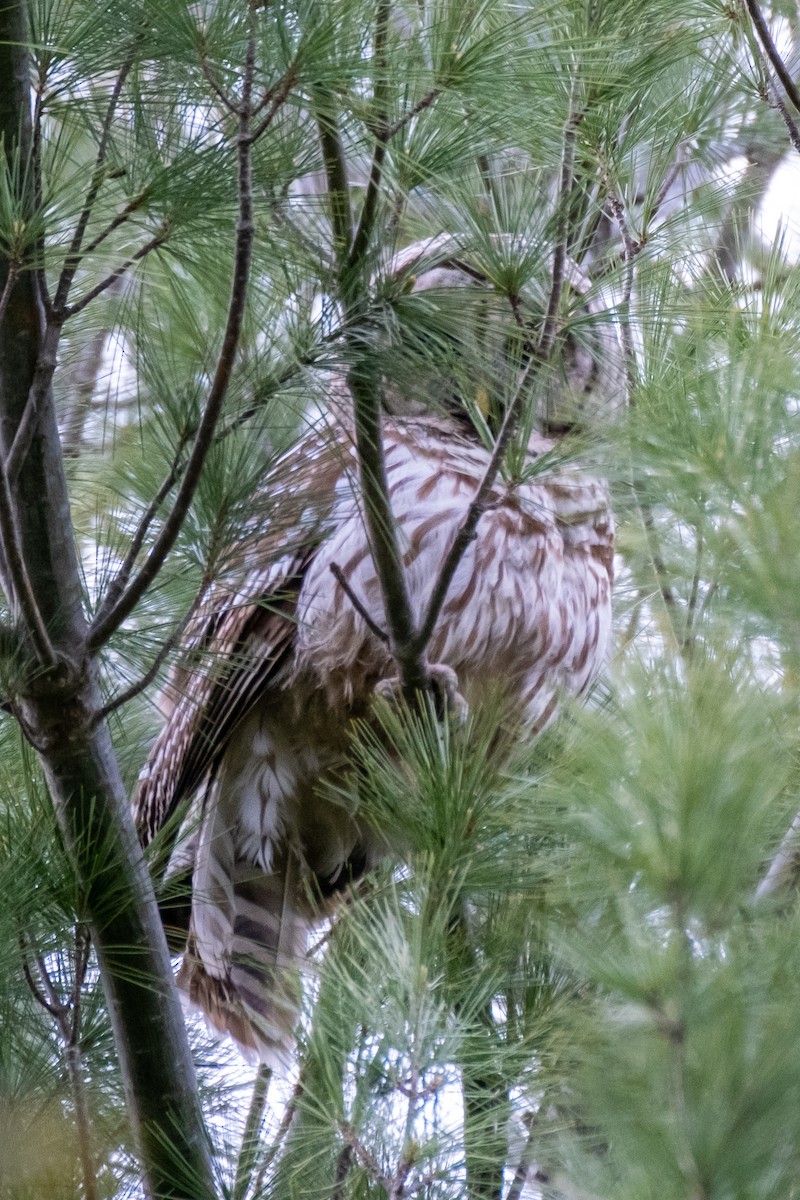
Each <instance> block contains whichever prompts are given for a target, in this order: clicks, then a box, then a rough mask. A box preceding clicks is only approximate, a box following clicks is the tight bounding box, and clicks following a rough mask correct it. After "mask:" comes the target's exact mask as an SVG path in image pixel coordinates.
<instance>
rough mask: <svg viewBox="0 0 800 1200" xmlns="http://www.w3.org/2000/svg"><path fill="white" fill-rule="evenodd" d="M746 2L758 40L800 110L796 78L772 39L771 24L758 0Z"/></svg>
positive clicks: (792, 100)
mask: <svg viewBox="0 0 800 1200" xmlns="http://www.w3.org/2000/svg"><path fill="white" fill-rule="evenodd" d="M745 4H746V5H747V11H748V12H749V13H750V18H751V20H752V22H753V26H754V28H755V31H756V34H757V35H758V40H759V41H760V42H761V45H762V46H763V47H764V52H765V53H766V55H767V58H768V59H769V61H770V62H771V63H772V65H773V67H774V68H775V74H776V75H777V76H778V78H779V79H780V81H781V83H782V84H783V87H784V90H785V92H786V95H787V96H788V97H789V99H790V100H791V102H792V104H793V105H794V107H795V108H796V109H797V111H798V112H800V92H798V90H797V88H796V87H795V83H794V80H793V79H792V77H791V75H790V74H789V72H788V70H787V68H786V64H785V63H784V61H783V59H782V58H781V56H780V54H779V53H778V48H777V46H776V45H775V43H774V42H773V40H772V35H771V33H770V31H769V26H768V25H767V22H766V21H765V20H764V16H763V13H762V12H761V9H760V8H759V6H758V3H757V0H745Z"/></svg>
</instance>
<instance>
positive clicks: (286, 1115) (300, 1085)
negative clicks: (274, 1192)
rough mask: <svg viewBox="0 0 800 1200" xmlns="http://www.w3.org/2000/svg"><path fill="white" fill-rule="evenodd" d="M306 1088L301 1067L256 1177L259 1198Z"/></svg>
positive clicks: (255, 1190) (256, 1190)
mask: <svg viewBox="0 0 800 1200" xmlns="http://www.w3.org/2000/svg"><path fill="white" fill-rule="evenodd" d="M305 1086H306V1085H305V1076H304V1075H303V1069H302V1067H301V1069H300V1075H299V1078H298V1080H297V1083H296V1084H295V1085H294V1087H293V1088H292V1094H291V1096H290V1097H289V1099H288V1101H287V1103H286V1108H285V1109H284V1110H283V1116H282V1117H281V1123H280V1125H279V1126H278V1129H277V1131H276V1133H275V1138H274V1140H273V1142H272V1145H271V1146H270V1148H269V1150H268V1151H267V1153H266V1154H265V1155H264V1159H263V1161H262V1163H261V1166H260V1167H259V1169H258V1175H257V1176H256V1181H255V1187H254V1189H253V1190H254V1192H255V1194H256V1195H257V1196H258V1195H260V1194H261V1191H262V1189H263V1187H264V1180H265V1178H266V1175H267V1171H268V1170H269V1168H270V1167H271V1166H272V1164H273V1162H274V1161H275V1159H276V1157H277V1155H278V1151H279V1150H280V1148H281V1146H282V1145H283V1143H284V1141H285V1140H286V1135H287V1133H288V1132H289V1128H290V1126H291V1124H292V1121H293V1120H294V1115H295V1113H296V1112H297V1105H298V1104H299V1103H300V1098H301V1097H302V1095H303V1092H304V1091H305Z"/></svg>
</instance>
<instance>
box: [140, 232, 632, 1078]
mask: <svg viewBox="0 0 800 1200" xmlns="http://www.w3.org/2000/svg"><path fill="white" fill-rule="evenodd" d="M453 249H454V247H453V243H452V242H451V241H450V240H449V239H435V240H434V241H432V242H429V243H425V244H423V245H418V246H416V247H412V248H411V249H410V250H409V251H406V252H405V253H404V255H403V256H402V257H401V258H400V259H398V260H397V261H396V262H395V264H394V265H393V268H392V273H393V278H394V279H395V280H401V281H402V280H403V279H405V281H406V282H405V289H406V292H407V293H408V292H411V290H412V289H415V290H416V291H419V290H424V289H428V290H429V292H430V303H431V304H432V305H435V303H436V296H435V294H434V293H435V290H436V289H440V288H442V287H452V286H464V285H468V286H471V287H474V288H481V287H483V288H487V287H488V284H487V283H486V282H485V281H484V280H483V279H482V278H481V276H480V273H479V272H477V271H475V270H474V269H472V268H471V267H470V266H469V265H468V264H467V263H465V262H464V261H463V258H462V259H459V257H458V255H455V254H454V253H453ZM411 280H413V282H411ZM431 289H434V291H432V292H431V291H430V290H431ZM605 328H606V329H607V328H608V326H606V327H605ZM603 339H605V342H604V340H603ZM612 341H613V344H612ZM612 341H609V339H608V337H607V336H606V335H605V334H603V335H602V337H601V339H600V340H599V342H598V343H597V344H596V345H595V348H594V350H593V351H591V350H589V349H587V348H586V346H582V347H580V348H573V350H572V351H571V353H567V354H566V356H565V362H566V366H565V370H564V372H563V376H562V378H561V382H560V383H559V384H558V387H557V389H556V390H557V391H558V393H559V400H560V401H563V399H564V397H567V398H568V399H569V401H570V404H572V405H574V404H575V403H581V402H582V400H584V399H586V398H587V397H588V398H589V399H590V400H591V401H592V402H594V401H596V398H597V393H598V390H599V389H604V390H605V392H606V393H607V392H608V390H609V381H610V380H612V379H613V376H614V359H615V349H614V346H615V344H616V339H615V335H614V337H613V339H612ZM423 390H424V389H423ZM396 392H397V388H396V387H395V389H394V393H393V392H392V389H391V388H388V387H387V389H386V394H387V397H389V398H390V399H393V400H395V401H396V400H397V395H396V394H395V393H396ZM398 407H400V408H401V409H402V408H403V405H399V406H398V405H397V404H396V403H394V404H391V403H390V404H388V405H387V408H388V409H389V410H390V411H391V412H393V413H394V415H388V414H387V415H386V416H385V417H384V419H383V441H384V451H385V460H386V471H387V476H388V485H389V492H390V498H391V504H392V508H393V512H394V517H395V521H396V525H397V531H398V538H399V541H400V546H401V550H402V554H403V561H404V564H405V568H406V573H407V582H408V591H409V596H410V601H411V604H412V607H413V610H414V614H415V618H416V619H417V621H419V620H420V619H421V616H422V614H423V613H424V611H425V608H426V605H427V601H428V598H429V595H430V592H431V588H432V587H433V585H434V583H435V581H436V579H437V576H438V572H439V569H440V566H441V564H442V561H443V559H444V557H445V555H446V554H447V552H448V549H449V548H450V546H451V545H452V542H453V539H454V538H455V536H456V534H457V532H458V530H459V528H460V526H461V523H462V522H463V519H464V516H465V513H466V511H467V509H468V506H469V504H470V502H471V501H472V499H473V497H474V495H475V491H476V489H477V487H478V484H479V482H480V480H481V479H482V477H483V474H484V472H485V470H486V467H487V464H488V461H489V451H488V450H487V449H486V447H485V445H484V444H483V443H482V442H481V440H480V439H479V438H478V437H477V436H476V434H475V432H474V429H471V428H470V426H469V424H468V422H467V421H466V420H464V419H463V413H462V416H461V417H457V416H453V415H448V413H447V412H439V413H438V414H433V413H420V412H417V411H415V409H416V408H418V407H419V406H418V405H417V406H410V411H409V406H406V410H407V411H406V412H405V413H404V414H403V415H400V414H399V413H398V412H397V411H396V410H397V408H398ZM331 408H332V412H333V414H334V415H331V413H329V414H328V416H327V418H326V419H320V420H318V421H317V422H316V423H314V424H312V426H311V427H310V428H309V430H308V432H307V433H306V434H305V436H304V437H302V439H301V440H300V442H299V444H298V445H296V446H295V448H294V449H293V450H292V451H291V452H290V453H288V454H287V455H286V456H284V457H283V458H282V459H281V460H280V461H279V462H278V464H277V466H276V468H275V471H274V473H273V475H272V476H271V477H270V478H269V479H267V480H266V481H265V483H264V491H265V494H266V495H268V496H269V497H270V500H271V504H272V511H273V512H274V514H275V515H274V517H273V518H272V519H271V520H270V521H268V522H267V523H266V524H263V525H261V524H259V523H256V527H255V528H253V529H252V530H250V532H249V533H248V534H247V535H246V536H245V537H244V538H243V540H242V542H241V544H240V545H239V546H238V547H237V548H236V555H237V561H238V570H235V571H234V576H235V582H234V583H233V584H231V583H230V580H228V581H227V582H226V584H225V585H223V584H222V583H220V584H218V585H217V586H216V588H215V589H214V590H213V591H212V592H211V593H210V594H209V596H208V597H207V598H206V600H205V601H204V603H203V605H202V608H201V610H200V611H199V613H198V615H197V616H196V618H195V620H194V622H193V624H192V627H191V629H190V630H189V632H188V634H187V637H186V639H185V646H184V653H183V656H182V659H181V661H180V662H179V664H178V666H176V667H175V668H174V670H173V673H172V677H171V679H170V681H169V685H168V689H167V693H166V701H165V704H164V705H163V706H162V707H163V709H164V712H165V723H164V727H163V729H162V731H161V733H160V736H159V737H158V738H157V740H156V742H155V745H154V747H153V749H152V752H151V754H150V757H149V760H148V762H147V765H146V766H145V768H144V770H143V772H142V775H141V777H140V780H139V783H138V787H137V792H136V796H135V799H134V810H135V816H136V820H137V824H138V828H139V831H140V834H141V836H142V839H143V841H145V842H147V841H149V840H150V839H151V838H152V837H153V836H154V834H155V833H156V832H157V831H158V830H159V829H160V828H161V826H162V825H163V824H164V822H165V821H166V819H167V818H168V817H169V816H170V814H172V812H173V811H174V810H175V808H176V806H177V805H178V804H179V803H181V802H182V801H186V802H191V804H190V807H189V815H188V817H187V818H186V820H185V822H184V829H185V832H184V835H183V837H182V839H181V840H179V843H178V846H177V849H176V850H175V852H174V854H173V861H172V865H171V870H172V871H173V872H174V873H180V872H181V871H184V872H186V873H190V874H191V915H190V919H189V928H188V937H187V940H186V945H185V949H184V953H183V960H182V965H181V967H180V970H179V975H178V982H179V986H180V987H181V988H182V989H183V990H184V992H185V993H186V994H187V996H188V997H189V999H190V1001H191V1002H193V1004H194V1005H196V1006H198V1007H199V1008H200V1009H201V1010H203V1012H204V1013H205V1014H206V1017H207V1018H208V1020H209V1021H210V1022H211V1024H212V1025H213V1026H214V1027H215V1028H216V1029H217V1030H219V1031H220V1032H222V1033H229V1034H230V1035H232V1037H233V1038H234V1040H235V1041H236V1042H237V1043H238V1044H239V1046H240V1047H241V1048H242V1049H243V1050H245V1051H248V1052H251V1053H255V1054H256V1055H257V1056H259V1057H261V1058H262V1059H265V1060H270V1059H271V1058H274V1057H275V1056H276V1055H278V1056H280V1055H282V1054H284V1053H285V1052H286V1048H287V1047H288V1046H289V1045H290V1044H291V1034H292V1029H293V1026H294V1024H295V1022H296V1019H297V1000H298V997H297V984H296V969H295V970H293V967H295V968H296V964H297V963H298V962H299V961H300V960H301V958H302V956H303V954H304V952H305V948H306V940H307V936H308V933H309V931H310V929H311V928H312V926H313V925H314V923H315V921H318V920H319V919H320V914H321V913H322V912H323V911H324V906H325V901H326V898H329V897H330V896H331V894H332V893H335V892H336V891H337V889H340V888H341V887H343V886H344V884H346V883H348V882H349V881H350V880H352V879H354V878H356V877H358V876H359V875H360V874H361V873H362V872H363V871H364V870H365V869H367V868H368V867H369V866H370V864H371V863H373V862H374V861H375V860H376V859H377V857H378V856H379V855H380V854H381V853H382V852H384V850H383V847H382V846H381V845H379V843H378V841H377V840H376V836H375V834H374V833H372V832H370V830H369V829H368V828H366V827H365V826H363V825H362V824H361V823H360V822H359V820H358V818H357V817H355V816H351V815H349V814H348V813H347V812H345V810H344V809H343V808H342V807H341V806H339V805H335V804H333V803H332V802H331V801H330V800H328V799H326V794H325V790H324V787H321V784H322V783H324V781H325V780H326V778H330V777H331V776H332V775H333V774H334V773H335V772H336V771H340V770H341V769H342V767H343V765H346V763H347V756H348V736H349V735H348V730H349V729H350V728H351V723H352V719H353V718H354V717H355V716H367V715H368V714H369V711H370V703H371V699H372V697H373V695H374V693H375V691H376V688H378V687H379V686H380V685H381V684H383V683H385V681H386V680H388V679H389V678H391V677H392V676H394V675H395V673H396V667H395V664H394V663H393V661H392V659H391V656H390V654H389V652H388V650H387V646H386V644H385V643H384V641H383V640H381V639H380V638H378V637H377V636H376V635H375V633H374V632H373V630H371V629H370V627H369V624H368V623H367V622H366V621H365V620H364V617H363V613H364V612H366V613H367V614H369V616H370V617H371V618H372V621H373V622H374V623H375V624H376V625H377V626H381V627H382V626H383V625H384V613H383V607H382V601H381V589H380V585H379V581H378V578H377V576H376V570H375V566H374V564H373V560H372V555H371V552H370V545H369V539H368V536H367V533H366V530H365V523H364V518H363V513H362V508H361V500H360V495H359V487H358V479H357V462H356V455H355V450H354V445H353V437H352V433H351V428H350V423H349V421H348V418H347V414H346V412H345V411H344V410H340V406H337V405H336V404H334V405H332V406H331ZM337 413H338V416H337V415H336V414H337ZM552 446H553V442H552V441H551V440H548V439H547V438H546V437H544V436H542V435H541V434H539V433H533V434H532V435H531V438H530V442H529V445H528V456H529V459H530V460H534V459H536V458H537V456H540V455H542V454H543V453H545V452H546V451H548V450H549V449H550V448H551V447H552ZM613 537H614V528H613V517H612V513H611V511H610V508H609V501H608V496H607V492H606V487H605V485H604V484H603V483H602V482H601V481H599V480H597V479H595V478H592V477H590V476H588V475H586V474H585V473H583V472H582V471H580V470H578V469H576V468H574V467H569V468H566V467H562V468H561V469H558V468H557V467H554V468H553V469H551V470H549V471H548V470H543V471H542V472H541V473H534V474H533V475H532V477H531V478H529V480H528V481H527V482H516V483H509V482H507V481H505V480H504V479H503V478H501V477H498V479H497V482H496V483H495V484H494V487H493V490H492V497H491V504H490V506H489V508H488V510H487V511H486V512H485V514H484V515H483V516H482V518H481V520H480V523H479V525H478V530H477V536H476V538H475V539H474V540H473V542H472V543H471V544H470V546H469V547H468V549H467V550H466V552H465V554H464V556H463V558H462V559H461V562H460V564H459V566H458V569H457V571H456V573H455V576H454V578H453V580H452V583H451V585H450V588H449V592H448V594H447V597H446V601H445V603H444V606H443V608H442V610H441V614H440V616H439V619H438V621H437V624H436V627H435V629H434V632H433V636H432V639H431V642H430V645H429V648H428V658H429V660H430V661H431V662H432V663H435V664H442V665H443V666H444V667H446V668H449V669H450V670H451V671H452V672H455V677H456V679H457V681H458V689H459V692H460V693H461V694H462V695H463V697H464V698H465V700H466V702H467V703H468V704H469V705H478V704H480V702H481V697H482V696H483V695H485V694H486V692H487V689H490V688H493V687H495V686H496V685H497V682H498V681H502V684H503V687H504V689H505V692H506V694H507V695H508V697H509V699H510V701H511V702H512V703H513V704H514V705H515V706H516V711H517V713H518V714H519V716H520V719H521V724H522V725H523V726H524V727H525V728H527V730H528V731H529V732H530V733H531V734H535V733H537V732H538V731H540V730H542V729H543V728H544V727H545V726H546V725H547V724H548V723H549V722H551V721H552V720H553V718H554V716H555V714H556V710H557V707H558V703H559V698H560V697H561V696H562V695H563V694H565V693H566V694H572V695H580V694H581V693H583V692H584V691H585V690H586V689H587V688H588V687H589V685H590V684H591V683H592V681H593V680H594V679H595V677H596V675H597V673H598V671H599V669H600V667H601V664H602V662H603V658H604V655H605V653H606V648H607V645H608V641H609V631H610V621H611V586H612V558H613ZM332 568H334V569H335V570H332ZM336 572H341V575H342V576H343V577H344V579H345V581H346V584H347V587H346V588H345V587H343V586H342V584H341V582H340V581H339V579H338V578H337V575H336ZM348 593H349V594H348ZM354 598H355V599H356V600H357V603H354ZM359 609H360V610H361V611H359Z"/></svg>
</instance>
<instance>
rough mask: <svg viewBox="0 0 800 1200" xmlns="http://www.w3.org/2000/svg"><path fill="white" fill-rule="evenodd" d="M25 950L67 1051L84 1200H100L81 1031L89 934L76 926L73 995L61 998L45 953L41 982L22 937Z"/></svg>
mask: <svg viewBox="0 0 800 1200" xmlns="http://www.w3.org/2000/svg"><path fill="white" fill-rule="evenodd" d="M20 948H21V950H22V972H23V975H24V976H25V981H26V983H27V984H28V988H29V990H30V992H31V994H32V996H33V998H34V999H35V1000H36V1002H37V1003H38V1004H39V1005H41V1007H42V1008H43V1009H44V1010H45V1012H47V1013H48V1014H49V1016H50V1017H52V1019H53V1021H54V1023H55V1026H56V1029H57V1030H58V1034H59V1037H60V1039H61V1044H62V1048H63V1051H64V1065H65V1067H66V1073H67V1079H68V1081H69V1087H70V1092H71V1093H72V1106H73V1109H74V1113H75V1127H76V1130H77V1135H78V1158H79V1161H80V1166H81V1176H82V1182H83V1200H97V1197H98V1190H97V1174H96V1171H95V1162H94V1153H93V1151H92V1120H91V1109H90V1106H89V1097H88V1093H87V1091H86V1082H85V1079H84V1069H83V1061H82V1055H81V1048H80V1031H81V993H82V991H83V984H84V980H85V978H86V968H87V966H88V962H89V948H90V942H89V935H88V932H87V930H86V929H85V928H84V927H83V926H82V925H77V926H76V927H75V943H74V951H73V962H72V968H73V985H72V990H71V992H70V995H69V996H68V998H67V999H66V1000H62V998H61V996H60V995H59V992H58V989H57V988H56V986H55V984H54V983H53V980H52V978H51V976H50V972H49V971H48V969H47V963H46V962H45V960H44V958H43V957H42V955H40V954H39V955H36V956H35V963H36V972H37V975H38V982H37V980H36V979H35V978H34V976H33V972H32V970H31V964H30V960H29V954H28V947H27V943H26V940H25V938H24V936H21V937H20Z"/></svg>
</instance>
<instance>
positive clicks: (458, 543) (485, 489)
mask: <svg viewBox="0 0 800 1200" xmlns="http://www.w3.org/2000/svg"><path fill="white" fill-rule="evenodd" d="M581 119H582V117H581V114H578V113H576V114H573V115H572V116H571V117H570V118H569V120H568V122H567V128H566V133H565V137H564V154H563V159H562V165H561V179H560V184H559V209H558V211H559V214H560V221H561V229H560V231H559V233H560V236H559V239H558V242H557V243H556V248H555V253H554V256H553V276H552V282H551V285H550V294H549V296H548V301H547V310H546V313H545V319H544V324H543V326H542V330H541V333H540V335H539V340H538V343H537V344H536V346H535V347H534V348H533V349H532V351H530V350H529V352H528V361H527V363H526V365H525V369H524V371H523V372H522V376H521V378H520V379H519V382H518V384H517V389H516V393H515V395H514V397H513V399H512V401H511V403H510V404H509V406H508V408H507V409H506V413H505V417H504V418H503V423H502V425H501V426H500V431H499V433H498V435H497V440H496V442H495V444H494V450H493V451H492V455H491V458H490V459H489V465H488V466H487V468H486V471H485V472H484V476H483V478H482V480H481V482H480V484H479V485H478V490H477V491H476V493H475V496H474V498H473V500H472V503H471V504H470V506H469V508H468V509H467V515H466V517H465V518H464V521H463V523H462V525H461V528H460V529H459V531H458V533H457V534H456V537H455V540H454V542H453V544H452V546H451V547H450V550H449V552H448V554H447V556H446V557H445V560H444V563H443V564H442V568H441V570H440V572H439V577H438V579H437V580H436V583H435V584H434V586H433V591H432V592H431V598H430V600H429V601H428V608H427V611H426V613H425V616H424V618H423V620H422V624H421V625H420V628H419V630H418V632H417V635H416V642H415V648H416V650H417V652H418V653H420V654H422V653H424V651H425V648H426V646H427V645H428V642H429V641H430V639H431V636H432V634H433V630H434V628H435V626H436V622H437V620H438V618H439V614H440V613H441V610H442V606H443V604H444V602H445V600H446V599H447V593H448V591H449V590H450V584H451V583H452V582H453V577H454V576H455V573H456V571H457V570H458V565H459V563H460V562H461V559H462V558H463V557H464V554H465V552H466V550H467V547H468V546H469V544H470V542H472V541H473V540H474V538H475V535H476V532H477V528H478V523H479V521H480V519H481V517H482V516H483V515H484V513H485V512H486V511H487V509H488V508H489V507H490V505H491V495H492V488H493V487H494V484H495V481H496V479H497V476H498V474H499V472H500V470H501V468H502V465H503V461H504V459H505V456H506V453H507V451H508V448H509V445H510V444H511V439H512V437H513V435H514V431H515V430H516V427H517V424H518V423H519V419H520V417H521V415H522V409H523V405H524V399H525V393H526V388H527V384H528V383H529V381H530V379H531V378H532V376H533V375H534V374H535V373H536V372H537V371H539V370H540V369H541V367H543V366H544V365H545V363H547V361H548V359H549V358H550V356H551V354H552V352H553V347H554V346H555V342H556V337H557V334H558V313H559V308H560V305H561V294H562V292H563V289H564V276H565V271H566V265H567V233H568V229H567V223H566V213H567V201H568V199H569V196H570V193H571V191H572V188H573V179H574V164H575V143H576V139H577V130H578V125H579V124H580V121H581Z"/></svg>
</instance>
